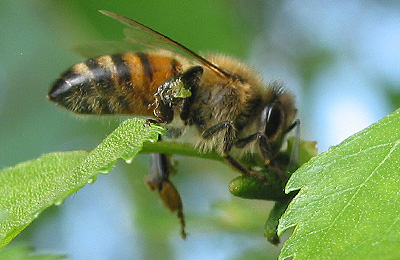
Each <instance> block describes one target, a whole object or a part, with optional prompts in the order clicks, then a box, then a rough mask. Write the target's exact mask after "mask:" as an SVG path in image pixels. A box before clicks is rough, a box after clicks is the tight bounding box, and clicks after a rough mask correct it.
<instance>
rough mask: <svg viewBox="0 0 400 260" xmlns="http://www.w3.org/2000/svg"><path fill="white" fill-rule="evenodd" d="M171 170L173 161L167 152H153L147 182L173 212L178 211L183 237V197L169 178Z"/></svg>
mask: <svg viewBox="0 0 400 260" xmlns="http://www.w3.org/2000/svg"><path fill="white" fill-rule="evenodd" d="M170 172H171V163H170V159H169V157H168V155H167V154H160V153H154V154H151V169H150V174H149V175H148V177H147V178H146V184H147V185H148V186H149V188H150V189H151V190H157V191H158V195H159V196H160V198H161V200H162V202H163V203H164V205H165V206H166V207H167V208H168V209H169V210H170V211H171V212H177V214H178V218H179V219H180V223H181V237H182V238H186V232H185V216H184V214H183V205H182V199H181V196H180V195H179V192H178V190H177V189H176V187H175V186H174V184H173V183H172V182H171V181H170V180H169V175H170Z"/></svg>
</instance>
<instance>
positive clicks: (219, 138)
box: [48, 11, 298, 237]
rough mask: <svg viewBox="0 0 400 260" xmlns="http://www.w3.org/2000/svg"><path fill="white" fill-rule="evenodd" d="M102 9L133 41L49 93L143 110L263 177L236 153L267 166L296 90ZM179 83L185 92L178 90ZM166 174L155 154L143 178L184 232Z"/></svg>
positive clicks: (82, 109)
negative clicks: (251, 156) (127, 49)
mask: <svg viewBox="0 0 400 260" xmlns="http://www.w3.org/2000/svg"><path fill="white" fill-rule="evenodd" d="M100 12H101V13H103V14H105V15H107V16H109V17H111V18H114V19H116V20H118V21H120V22H122V23H124V24H126V25H128V26H130V29H129V30H126V31H125V35H126V36H127V38H128V39H129V40H130V41H131V42H132V43H133V45H134V46H136V47H133V48H132V51H130V52H124V53H116V54H112V53H111V54H110V55H103V56H100V57H97V58H91V59H89V60H87V61H85V62H82V63H78V64H76V65H74V66H72V67H71V68H70V69H69V70H68V71H66V72H65V73H64V74H62V75H61V76H60V78H59V79H58V80H57V81H56V82H55V83H54V85H53V87H52V88H51V90H50V91H49V93H48V99H50V100H51V101H53V102H55V103H57V104H59V105H62V106H64V107H66V108H67V109H69V110H72V111H73V112H76V113H79V114H98V115H104V114H128V115H135V116H144V117H147V118H148V122H149V123H156V124H164V125H166V126H167V128H171V129H172V128H174V129H176V128H178V129H180V130H181V135H180V138H181V139H182V140H184V141H187V142H191V143H193V144H194V145H195V146H196V147H198V148H199V149H201V150H203V151H205V152H206V151H210V150H214V151H216V152H217V153H219V154H220V155H221V156H222V157H223V158H224V159H225V161H226V162H227V163H228V164H229V165H231V166H233V167H234V168H235V169H237V170H238V171H239V172H240V173H241V174H243V175H248V176H253V177H256V178H258V179H261V180H263V181H266V180H265V177H263V175H262V174H260V173H258V172H256V171H254V170H253V169H250V168H248V167H246V166H245V165H243V164H242V163H241V162H240V157H241V156H242V155H243V154H244V153H248V154H256V155H257V156H259V157H261V158H262V160H263V162H264V165H265V167H268V166H269V165H272V164H273V160H274V157H275V156H276V154H277V153H278V151H279V150H280V149H281V146H282V143H283V139H284V137H285V136H286V134H287V133H288V132H289V131H290V130H291V129H292V128H293V127H294V126H295V125H296V124H297V123H298V121H295V115H296V112H297V109H296V107H295V102H294V96H293V95H292V94H291V93H290V92H288V91H286V90H284V89H283V88H282V86H281V85H279V84H278V83H276V82H273V83H271V84H266V83H264V82H263V81H262V79H261V77H260V76H259V75H258V74H257V73H256V72H254V71H253V69H251V68H250V67H248V66H246V65H245V64H243V63H242V62H240V61H238V60H236V59H234V58H231V57H228V56H226V55H221V54H211V55H204V57H203V56H200V55H198V54H196V53H194V52H193V51H191V50H189V49H188V48H186V47H184V46H183V45H181V44H180V43H178V42H176V41H174V40H172V39H170V38H168V37H167V36H165V35H163V34H161V33H158V32H156V31H154V30H153V29H151V28H149V27H146V26H145V25H142V24H140V23H138V22H136V21H134V20H131V19H129V18H127V17H124V16H121V15H118V14H115V13H112V12H108V11H100ZM135 48H136V49H135ZM135 50H140V51H136V52H135ZM176 87H178V90H179V89H183V90H187V91H188V92H189V93H190V94H188V95H187V96H179V95H176ZM169 174H170V162H169V160H168V157H167V155H165V154H153V155H152V167H151V174H150V177H149V179H148V180H147V184H148V185H149V187H150V188H151V189H154V190H158V191H159V194H160V196H161V198H162V200H163V201H164V202H165V204H166V206H167V207H168V208H169V209H170V210H171V211H178V216H179V218H180V219H181V225H182V230H181V231H182V232H181V234H182V236H183V237H184V236H185V235H186V234H185V231H184V226H185V222H184V216H183V211H182V202H181V199H180V196H179V193H178V191H177V190H176V188H175V187H174V186H173V184H172V183H171V182H170V180H169Z"/></svg>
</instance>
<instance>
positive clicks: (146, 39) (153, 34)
mask: <svg viewBox="0 0 400 260" xmlns="http://www.w3.org/2000/svg"><path fill="white" fill-rule="evenodd" d="M99 12H101V13H103V14H105V15H107V16H109V17H111V18H114V19H116V20H118V21H120V22H121V23H124V24H126V25H128V26H130V30H125V35H126V37H127V38H128V39H129V40H131V41H132V43H133V44H134V45H138V46H140V45H142V46H146V47H148V48H158V49H160V48H161V49H164V50H167V51H171V52H175V53H176V52H177V53H180V54H184V55H185V56H186V57H188V58H189V59H191V60H193V61H195V62H197V63H200V64H202V65H204V66H205V67H207V68H209V69H210V70H212V71H214V72H215V73H216V74H218V75H219V76H221V77H225V78H231V75H230V74H229V73H228V72H226V71H224V70H223V69H221V68H219V67H218V66H216V65H214V64H213V63H211V62H210V61H208V60H206V59H204V58H203V57H201V56H200V55H198V54H196V53H195V52H193V51H191V50H190V49H188V48H186V47H185V46H183V45H182V44H180V43H178V42H176V41H174V40H172V39H171V38H169V37H168V36H165V35H163V34H161V33H159V32H157V31H155V30H153V29H151V28H149V27H147V26H145V25H143V24H141V23H139V22H136V21H134V20H132V19H129V18H127V17H125V16H122V15H119V14H116V13H112V12H108V11H104V10H100V11H99Z"/></svg>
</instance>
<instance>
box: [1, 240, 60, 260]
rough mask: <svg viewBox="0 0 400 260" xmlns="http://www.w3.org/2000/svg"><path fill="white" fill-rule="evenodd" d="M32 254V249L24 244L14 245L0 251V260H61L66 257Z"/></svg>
mask: <svg viewBox="0 0 400 260" xmlns="http://www.w3.org/2000/svg"><path fill="white" fill-rule="evenodd" d="M32 253H34V249H33V248H32V247H30V246H27V245H25V244H21V243H19V244H16V245H12V246H7V247H5V248H3V249H1V250H0V259H10V260H11V259H12V260H61V259H65V258H66V257H65V256H63V255H54V254H40V255H39V254H37V253H35V254H34V255H32Z"/></svg>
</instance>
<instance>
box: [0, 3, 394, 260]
mask: <svg viewBox="0 0 400 260" xmlns="http://www.w3.org/2000/svg"><path fill="white" fill-rule="evenodd" d="M99 9H104V10H109V11H113V12H116V13H120V14H123V15H125V16H128V17H130V18H133V19H135V20H138V21H140V22H142V23H144V24H146V25H148V26H150V27H152V28H154V29H156V30H158V31H160V32H163V33H164V34H166V35H168V36H170V37H171V38H173V39H176V40H177V41H179V42H181V43H183V44H184V45H186V46H187V47H189V48H191V49H193V50H194V51H196V52H199V51H214V52H222V53H226V54H228V55H232V56H235V57H238V58H240V59H242V60H244V61H246V62H248V63H249V64H251V65H253V66H254V67H255V68H256V69H257V70H259V72H260V73H261V75H262V76H263V77H264V78H265V80H266V81H267V82H268V81H272V80H279V81H282V82H284V83H285V84H286V85H287V88H288V89H290V90H292V91H293V92H294V93H295V94H296V95H297V97H298V98H297V103H298V107H299V118H300V119H301V122H302V126H301V130H302V139H306V140H316V141H318V144H319V151H320V152H323V151H325V150H327V149H328V148H329V147H330V146H333V145H337V144H339V143H340V142H341V141H342V140H344V139H345V138H347V137H349V136H350V135H352V134H354V133H355V132H357V131H360V130H362V129H363V128H365V127H367V126H368V125H370V124H372V123H374V122H376V121H378V120H379V119H381V118H382V117H384V116H385V115H387V114H389V113H391V112H392V111H394V110H395V109H396V108H398V107H399V106H400V4H399V2H398V1H378V0H376V1H374V0H367V1H356V0H342V1H340V0H339V1H326V2H323V1H318V0H306V1H256V0H230V1H229V0H217V1H184V0H170V1H159V0H157V1H156V0H130V1H125V0H121V1H118V2H116V1H114V2H112V1H107V0H85V1H78V0H71V1H60V0H57V1H56V0H53V1H50V0H34V1H33V0H17V1H13V0H2V1H1V2H0V144H1V148H0V167H1V168H3V167H7V166H12V165H15V164H17V163H19V162H22V161H25V160H29V159H34V158H37V157H39V156H40V155H42V154H44V153H49V152H55V151H68V150H80V149H92V148H94V147H95V146H96V145H97V144H98V143H99V142H100V141H101V140H102V139H103V138H104V137H105V136H107V134H108V133H110V132H111V131H112V130H113V129H114V128H115V127H116V126H117V125H118V123H119V122H120V120H121V119H116V118H110V117H108V118H101V119H99V118H91V117H85V118H81V117H76V116H73V115H71V114H70V113H68V112H66V111H64V110H62V109H60V108H57V107H55V106H54V105H52V104H51V103H50V102H48V101H47V100H46V98H45V96H46V93H47V91H48V89H49V87H50V85H51V83H52V82H53V81H54V80H55V79H56V78H57V77H58V76H59V74H60V73H62V72H63V71H64V70H66V69H67V68H68V67H70V66H71V65H73V64H74V63H77V62H80V61H82V60H83V58H82V57H80V56H78V55H77V54H74V53H73V52H72V51H71V50H70V47H72V46H74V45H79V44H84V43H87V42H90V41H94V40H120V39H122V38H123V35H122V28H124V27H123V25H121V24H119V23H118V22H116V21H114V20H112V19H110V18H108V17H106V16H104V15H102V14H100V13H98V12H97V10H99ZM148 159H149V158H148V156H146V155H140V156H138V157H137V158H136V159H135V160H134V162H133V163H132V164H131V165H126V164H125V163H123V162H119V163H118V164H117V166H116V167H115V168H114V169H113V171H112V172H111V173H110V174H108V175H100V176H99V178H98V180H97V181H96V182H95V183H94V184H93V185H87V186H85V187H84V188H83V189H81V190H79V191H78V192H77V193H76V194H74V195H72V196H70V197H69V198H68V199H67V200H66V201H65V202H64V204H62V205H61V206H54V207H51V208H49V209H48V210H46V211H45V212H44V213H42V214H41V216H40V217H39V218H38V219H37V220H36V221H34V222H33V223H32V224H31V225H30V226H29V227H28V228H27V229H26V230H25V231H23V232H22V233H21V235H19V236H18V237H17V239H15V240H14V241H13V242H12V243H19V242H25V243H27V244H29V245H32V246H34V247H35V248H36V249H37V250H38V251H39V252H53V253H62V254H67V255H69V257H70V259H78V260H80V259H99V260H102V259H276V257H277V255H278V254H279V250H280V246H279V247H275V246H271V245H269V244H268V242H266V240H265V239H264V238H263V236H262V228H263V225H264V222H265V220H266V218H267V216H268V211H269V209H270V208H271V205H272V204H271V203H268V202H264V201H246V200H242V199H239V198H234V197H233V196H232V195H230V194H229V192H228V189H227V185H228V183H229V181H230V180H231V179H232V178H233V177H234V176H235V175H236V173H235V172H233V171H232V170H231V169H230V168H229V167H227V166H225V165H223V164H221V163H217V162H212V161H205V160H200V159H194V158H184V157H179V156H177V157H176V160H177V162H178V163H179V171H178V175H176V176H175V177H174V178H173V181H174V182H175V183H176V185H177V186H178V188H179V189H180V191H181V193H182V197H183V200H184V207H185V212H186V216H187V231H188V232H189V237H188V238H187V240H186V241H183V240H182V239H181V238H180V237H179V225H178V221H177V219H176V217H175V216H173V215H170V214H169V213H168V212H167V210H165V209H164V207H163V205H162V204H161V202H160V201H159V200H158V197H157V195H156V194H155V193H152V192H150V191H149V190H148V189H147V187H146V186H145V184H144V182H143V180H144V178H145V175H146V173H147V171H148V168H149V160H148ZM286 236H287V235H286ZM284 239H285V238H284Z"/></svg>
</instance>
